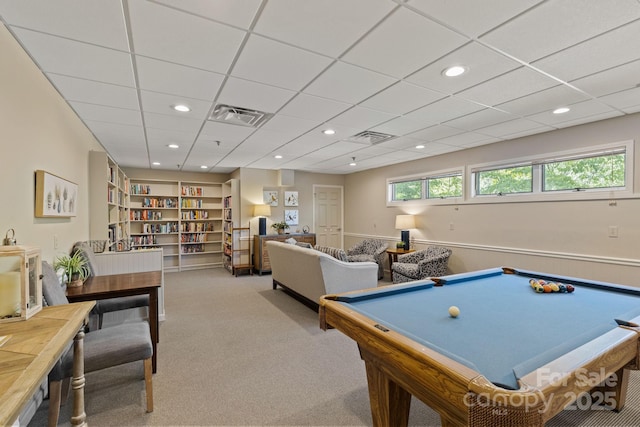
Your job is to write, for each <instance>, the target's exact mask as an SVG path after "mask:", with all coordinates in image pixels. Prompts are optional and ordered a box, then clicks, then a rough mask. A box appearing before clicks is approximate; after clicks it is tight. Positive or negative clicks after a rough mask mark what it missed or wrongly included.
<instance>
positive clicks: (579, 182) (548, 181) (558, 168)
mask: <svg viewBox="0 0 640 427" xmlns="http://www.w3.org/2000/svg"><path fill="white" fill-rule="evenodd" d="M543 183H544V191H558V190H571V189H578V188H579V189H589V188H609V187H624V185H625V154H612V155H606V156H598V157H588V158H584V159H575V160H566V161H561V162H553V163H546V164H545V165H544V181H543Z"/></svg>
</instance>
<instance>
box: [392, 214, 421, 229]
mask: <svg viewBox="0 0 640 427" xmlns="http://www.w3.org/2000/svg"><path fill="white" fill-rule="evenodd" d="M409 228H416V220H415V217H414V216H413V215H396V230H408V229H409Z"/></svg>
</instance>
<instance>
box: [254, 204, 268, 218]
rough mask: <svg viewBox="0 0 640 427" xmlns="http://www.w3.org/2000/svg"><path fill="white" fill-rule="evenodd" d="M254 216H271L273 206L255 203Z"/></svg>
mask: <svg viewBox="0 0 640 427" xmlns="http://www.w3.org/2000/svg"><path fill="white" fill-rule="evenodd" d="M253 216H271V206H269V205H254V206H253Z"/></svg>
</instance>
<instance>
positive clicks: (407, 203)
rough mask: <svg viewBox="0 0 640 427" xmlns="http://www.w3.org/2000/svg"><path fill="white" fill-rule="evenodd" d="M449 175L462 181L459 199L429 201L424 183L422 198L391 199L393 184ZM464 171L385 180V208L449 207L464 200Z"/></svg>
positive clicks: (461, 168)
mask: <svg viewBox="0 0 640 427" xmlns="http://www.w3.org/2000/svg"><path fill="white" fill-rule="evenodd" d="M451 175H460V177H461V179H462V196H460V197H447V198H446V199H429V198H426V197H427V194H426V192H425V190H426V189H425V188H424V183H423V187H422V191H423V196H424V197H423V198H421V199H415V200H392V197H393V189H392V186H393V184H395V183H398V182H403V181H417V180H427V179H431V178H440V177H445V176H451ZM465 178H466V171H465V168H464V167H457V168H452V169H444V170H439V171H433V172H429V173H421V174H415V175H406V176H397V177H393V178H387V206H412V205H450V204H452V203H457V202H459V201H461V200H464V194H465V184H466V183H465V181H466V179H465Z"/></svg>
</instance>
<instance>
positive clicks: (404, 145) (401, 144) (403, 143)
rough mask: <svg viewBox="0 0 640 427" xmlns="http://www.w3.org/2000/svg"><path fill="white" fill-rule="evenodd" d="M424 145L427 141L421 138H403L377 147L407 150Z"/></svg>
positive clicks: (385, 142)
mask: <svg viewBox="0 0 640 427" xmlns="http://www.w3.org/2000/svg"><path fill="white" fill-rule="evenodd" d="M424 143H425V141H424V140H421V139H419V138H408V137H406V136H401V137H398V138H394V139H391V140H389V141H384V142H381V143H380V144H376V145H375V146H376V147H377V148H381V149H388V150H406V149H415V147H416V145H421V144H424Z"/></svg>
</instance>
